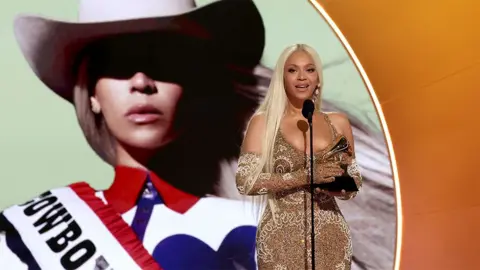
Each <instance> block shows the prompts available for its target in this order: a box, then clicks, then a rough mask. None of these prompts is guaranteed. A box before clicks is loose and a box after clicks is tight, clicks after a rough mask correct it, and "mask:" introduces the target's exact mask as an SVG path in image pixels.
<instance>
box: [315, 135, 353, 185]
mask: <svg viewBox="0 0 480 270" xmlns="http://www.w3.org/2000/svg"><path fill="white" fill-rule="evenodd" d="M349 147H350V143H349V142H348V140H347V138H345V137H344V136H339V137H338V138H337V139H336V140H335V142H334V143H333V144H332V147H331V148H330V150H328V151H327V152H326V153H325V154H324V155H323V156H322V160H321V162H329V161H339V162H340V167H342V169H344V170H345V172H344V174H343V175H342V176H339V177H335V181H333V182H331V183H326V184H318V185H315V186H318V187H319V188H320V189H323V190H329V191H342V190H345V191H358V188H357V185H356V183H355V181H354V179H353V178H352V177H351V176H350V175H348V173H347V168H348V164H347V163H345V162H343V163H342V161H343V157H342V155H338V153H342V152H348V150H349Z"/></svg>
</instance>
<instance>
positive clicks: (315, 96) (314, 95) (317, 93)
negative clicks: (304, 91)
mask: <svg viewBox="0 0 480 270" xmlns="http://www.w3.org/2000/svg"><path fill="white" fill-rule="evenodd" d="M319 88H320V86H318V85H317V87H315V90H314V91H313V97H312V100H313V102H316V101H317V98H318V97H319V96H320V90H318V89H319Z"/></svg>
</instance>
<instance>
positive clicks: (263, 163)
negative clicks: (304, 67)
mask: <svg viewBox="0 0 480 270" xmlns="http://www.w3.org/2000/svg"><path fill="white" fill-rule="evenodd" d="M297 51H304V52H306V53H308V54H309V55H310V56H311V57H312V59H313V62H314V64H315V67H316V70H317V73H318V81H319V85H318V96H317V97H314V98H315V100H316V110H318V111H319V110H320V107H321V98H320V95H321V93H322V87H323V72H322V62H321V60H320V57H319V55H318V54H317V52H316V51H315V49H313V48H312V47H310V46H308V45H306V44H295V45H292V46H289V47H287V48H286V49H284V50H283V52H282V54H281V55H280V57H279V59H278V61H277V63H276V65H275V69H274V72H273V74H272V79H271V81H270V85H269V87H268V91H267V94H266V96H265V99H264V100H263V101H262V103H261V104H260V106H259V107H258V109H257V110H256V112H255V113H254V115H253V117H255V116H256V115H259V114H263V115H264V117H265V134H264V135H263V136H262V138H263V141H262V152H261V157H260V162H259V166H258V167H257V169H256V171H255V172H254V173H253V175H252V177H253V178H252V179H254V180H253V181H247V182H246V184H248V186H245V190H246V191H247V192H248V191H249V190H251V188H252V187H253V186H254V184H255V182H256V181H258V178H259V176H260V174H261V173H273V172H274V171H273V165H274V164H273V150H274V143H275V139H276V136H277V133H278V130H279V129H280V123H281V120H282V118H283V116H284V114H285V109H286V107H287V102H288V98H287V94H286V93H285V83H284V69H285V63H286V62H287V59H288V58H289V57H290V55H292V54H293V53H294V52H297ZM247 127H248V126H247ZM265 199H266V198H265V196H262V197H259V196H254V197H253V201H254V204H255V205H256V204H261V205H262V204H263V203H264V202H265ZM268 202H269V206H270V208H271V210H272V214H274V213H275V208H276V207H275V203H274V201H273V200H272V198H268ZM261 205H257V206H261ZM273 217H274V218H275V215H273Z"/></svg>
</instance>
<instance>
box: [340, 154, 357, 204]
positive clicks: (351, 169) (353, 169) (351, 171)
mask: <svg viewBox="0 0 480 270" xmlns="http://www.w3.org/2000/svg"><path fill="white" fill-rule="evenodd" d="M347 173H348V175H349V176H350V177H352V178H353V180H354V181H355V184H357V187H358V190H359V191H360V189H361V187H362V183H363V180H362V175H361V174H360V168H359V166H358V164H357V161H356V160H355V158H351V159H350V161H349V164H348V166H347ZM359 191H355V192H347V193H345V194H344V195H341V196H338V197H337V198H338V199H340V200H350V199H353V198H355V196H357V193H358V192H359Z"/></svg>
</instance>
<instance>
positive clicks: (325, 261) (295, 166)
mask: <svg viewBox="0 0 480 270" xmlns="http://www.w3.org/2000/svg"><path fill="white" fill-rule="evenodd" d="M324 115H325V119H326V120H327V122H328V123H329V125H330V128H331V132H332V137H333V140H335V139H336V138H337V136H341V135H339V134H338V133H337V131H336V130H335V127H334V126H333V125H332V123H331V122H330V119H329V118H328V116H327V115H326V114H324ZM332 143H333V141H332ZM327 149H328V148H326V149H325V150H324V151H320V152H317V153H316V154H315V155H314V156H315V159H314V160H315V162H316V163H317V164H318V163H319V158H318V157H319V156H321V155H322V154H324V152H325V151H327ZM343 155H345V156H343V157H342V158H343V159H344V160H345V162H347V164H348V170H347V171H348V173H349V175H350V176H352V177H353V178H354V179H355V182H356V183H357V186H358V187H361V184H362V183H361V175H360V173H359V170H358V167H357V165H356V162H355V159H354V155H353V153H352V152H350V153H344V154H343ZM259 157H260V156H259V155H258V154H254V153H241V155H240V158H239V164H238V170H237V187H238V189H239V191H240V193H242V194H247V195H265V194H268V198H270V199H272V201H273V202H274V205H275V207H274V209H275V215H276V218H275V221H274V219H273V216H272V211H271V209H272V208H271V204H267V207H266V209H265V211H264V212H263V216H262V218H261V221H260V224H259V226H258V232H257V254H258V268H259V269H260V270H263V269H268V270H270V269H271V270H303V269H311V248H310V247H311V244H310V242H311V226H310V224H311V214H310V213H311V211H310V205H311V204H310V191H309V188H308V187H305V186H304V187H298V185H296V186H293V184H291V183H293V182H294V181H293V179H298V178H301V179H304V181H305V183H307V184H308V183H309V177H308V171H307V170H308V169H309V157H308V156H306V154H305V153H303V152H301V151H299V150H297V149H296V148H294V147H293V146H292V145H291V144H289V143H288V142H287V141H286V140H285V138H284V137H283V135H282V133H281V132H280V131H279V132H278V134H277V136H276V140H275V146H274V173H262V174H261V175H260V176H259V178H258V180H257V181H256V182H255V183H254V184H253V186H252V187H251V188H249V191H248V192H246V190H245V186H246V185H245V183H247V182H248V181H251V180H252V179H250V178H249V177H250V176H251V175H252V172H253V171H254V169H255V168H256V167H257V164H258V162H259ZM247 184H248V183H247ZM355 195H356V192H353V193H347V194H345V195H344V196H343V197H337V198H339V199H343V200H348V199H350V198H353V197H354V196H355ZM314 200H315V218H314V220H315V221H314V222H315V269H316V270H343V269H350V268H351V258H352V240H351V236H350V229H349V227H348V225H347V223H346V221H345V219H344V217H343V215H342V213H341V211H340V209H339V208H338V205H337V203H336V201H335V198H334V197H333V196H331V195H328V194H325V193H319V194H315V197H314Z"/></svg>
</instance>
